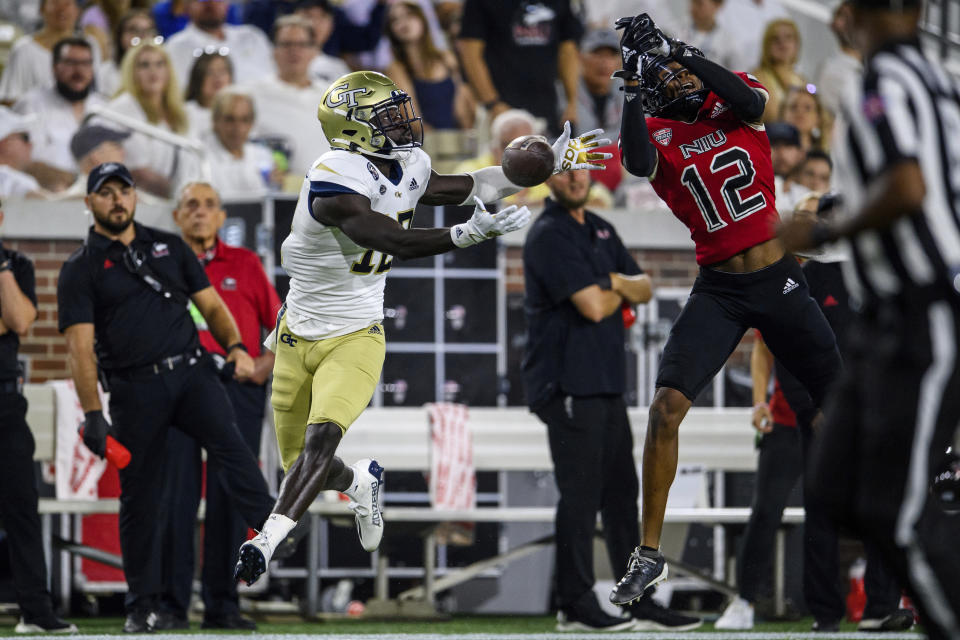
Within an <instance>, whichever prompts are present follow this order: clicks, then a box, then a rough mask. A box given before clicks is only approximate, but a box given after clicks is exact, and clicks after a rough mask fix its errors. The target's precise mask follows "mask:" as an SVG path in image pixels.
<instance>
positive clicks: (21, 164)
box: [0, 107, 44, 200]
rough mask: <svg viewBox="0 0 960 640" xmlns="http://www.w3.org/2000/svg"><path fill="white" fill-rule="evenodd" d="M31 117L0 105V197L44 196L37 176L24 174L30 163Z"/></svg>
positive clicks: (6, 198) (7, 198)
mask: <svg viewBox="0 0 960 640" xmlns="http://www.w3.org/2000/svg"><path fill="white" fill-rule="evenodd" d="M31 124H32V118H30V117H27V116H22V115H20V114H18V113H16V112H14V111H11V110H10V109H8V108H6V107H0V198H3V199H4V200H10V199H14V198H30V197H43V195H44V194H43V189H42V188H41V187H40V184H39V183H38V182H37V181H36V179H35V178H34V177H33V176H31V175H30V174H29V173H25V172H24V169H26V168H27V167H28V166H29V165H30V152H31V151H32V149H33V147H32V146H31V144H30V128H31Z"/></svg>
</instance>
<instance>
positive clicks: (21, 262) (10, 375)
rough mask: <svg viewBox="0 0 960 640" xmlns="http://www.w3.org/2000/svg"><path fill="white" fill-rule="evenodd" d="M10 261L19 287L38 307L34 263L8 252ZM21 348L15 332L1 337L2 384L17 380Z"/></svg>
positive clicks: (0, 379) (20, 254)
mask: <svg viewBox="0 0 960 640" xmlns="http://www.w3.org/2000/svg"><path fill="white" fill-rule="evenodd" d="M7 256H8V257H9V259H10V271H11V272H13V278H14V280H16V281H17V286H19V287H20V291H22V292H23V295H25V296H27V297H28V298H30V302H32V303H33V306H37V290H36V279H35V278H34V276H33V262H31V261H30V258H28V257H26V256H25V255H23V254H22V253H18V252H16V251H10V250H9V249H8V250H7ZM19 348H20V336H18V335H17V333H16V332H15V331H9V330H8V331H7V332H6V333H4V334H3V335H0V382H10V381H13V380H16V379H17V376H18V375H19V374H20V372H19V371H18V370H17V350H18V349H19Z"/></svg>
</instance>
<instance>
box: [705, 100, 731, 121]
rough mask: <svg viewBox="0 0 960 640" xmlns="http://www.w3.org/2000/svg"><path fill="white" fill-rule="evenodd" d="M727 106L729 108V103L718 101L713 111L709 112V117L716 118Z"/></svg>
mask: <svg viewBox="0 0 960 640" xmlns="http://www.w3.org/2000/svg"><path fill="white" fill-rule="evenodd" d="M729 108H730V105H728V104H727V103H726V102H718V103H717V104H715V105H714V107H713V112H711V113H710V118H711V119H713V118H716V117H717V116H719V115H720V114H721V113H724V112H726V111H727V110H728V109H729Z"/></svg>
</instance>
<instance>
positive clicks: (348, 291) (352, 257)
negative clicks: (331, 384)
mask: <svg viewBox="0 0 960 640" xmlns="http://www.w3.org/2000/svg"><path fill="white" fill-rule="evenodd" d="M397 165H398V166H399V177H397V176H385V175H383V174H382V173H380V171H379V170H378V169H377V167H376V166H375V165H374V164H373V163H372V162H370V161H369V160H368V159H367V158H365V157H364V156H362V155H361V154H359V153H351V152H349V151H343V150H340V149H334V150H331V151H328V152H327V153H325V154H323V155H322V156H320V157H319V158H318V159H317V160H316V161H315V162H314V163H313V166H312V167H311V168H310V171H309V172H308V173H307V177H306V178H305V179H304V181H303V186H302V187H301V188H300V199H299V200H298V201H297V208H296V210H295V212H294V214H293V224H292V228H291V229H290V235H289V236H287V239H286V240H284V241H283V245H282V247H281V251H282V257H281V260H282V264H283V268H284V269H285V270H286V272H287V274H288V275H289V276H290V291H289V293H287V326H288V327H289V328H290V331H292V332H293V333H295V334H296V335H298V336H300V337H302V338H305V339H307V340H320V339H322V338H333V337H336V336H342V335H346V334H348V333H352V332H354V331H358V330H360V329H363V328H364V327H368V326H370V325H371V324H373V323H375V322H380V321H382V320H383V290H384V286H385V284H386V276H387V271H389V270H390V266H391V264H392V262H393V257H392V256H389V255H386V254H383V253H380V252H379V251H374V250H372V249H367V248H365V247H361V246H358V245H357V244H356V243H354V242H353V241H352V240H351V239H350V238H348V237H347V236H346V234H344V233H343V232H342V231H341V230H340V229H338V228H337V227H328V226H327V225H325V224H322V223H321V222H318V221H317V220H316V219H315V218H314V217H313V216H312V215H311V213H310V201H311V199H312V196H311V194H310V192H311V190H313V191H319V192H321V193H328V194H331V195H335V194H337V193H357V194H359V195H361V196H363V197H365V198H368V199H369V200H370V208H371V209H373V210H374V211H375V212H377V213H381V214H383V215H385V216H389V217H391V218H393V219H394V220H396V221H397V222H399V223H400V224H401V225H402V226H403V227H404V228H410V225H411V223H412V222H413V211H414V209H415V208H416V206H417V202H418V201H419V200H420V197H421V196H422V195H423V192H424V191H425V190H426V188H427V182H428V181H429V180H430V156H428V155H427V154H426V152H424V151H423V150H422V149H413V150H412V151H411V152H408V153H405V154H403V155H402V157H401V158H400V159H399V160H398V162H397ZM391 178H392V179H391Z"/></svg>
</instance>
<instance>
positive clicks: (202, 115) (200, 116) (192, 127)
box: [183, 100, 213, 140]
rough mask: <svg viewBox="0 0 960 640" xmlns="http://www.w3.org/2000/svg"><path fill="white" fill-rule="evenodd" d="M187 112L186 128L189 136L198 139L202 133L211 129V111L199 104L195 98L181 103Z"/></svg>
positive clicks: (206, 132) (204, 133)
mask: <svg viewBox="0 0 960 640" xmlns="http://www.w3.org/2000/svg"><path fill="white" fill-rule="evenodd" d="M183 108H184V111H186V112H187V124H188V127H187V130H188V131H189V132H190V133H189V135H190V137H191V138H196V139H197V140H199V139H200V138H201V137H203V136H204V135H206V134H208V133H210V132H211V131H213V111H212V110H211V109H207V108H206V107H204V106H201V105H200V103H199V102H197V101H196V100H191V101H190V102H188V103H186V104H185V105H183Z"/></svg>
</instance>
